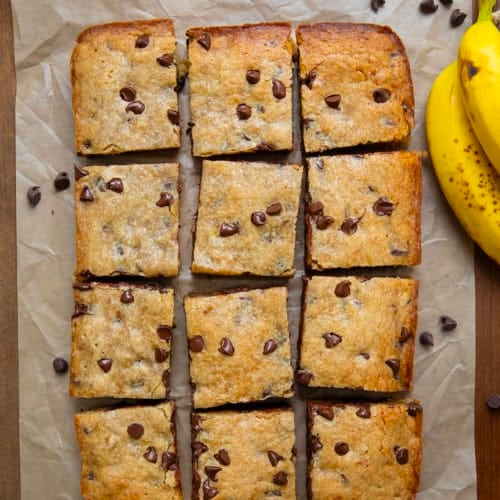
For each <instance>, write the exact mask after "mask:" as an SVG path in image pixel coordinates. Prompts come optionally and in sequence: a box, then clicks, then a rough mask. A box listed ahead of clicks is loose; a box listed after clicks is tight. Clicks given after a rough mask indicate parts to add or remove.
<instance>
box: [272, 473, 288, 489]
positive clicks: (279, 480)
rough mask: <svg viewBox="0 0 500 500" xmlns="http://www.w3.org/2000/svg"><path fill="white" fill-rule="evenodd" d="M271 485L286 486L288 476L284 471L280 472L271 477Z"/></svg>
mask: <svg viewBox="0 0 500 500" xmlns="http://www.w3.org/2000/svg"><path fill="white" fill-rule="evenodd" d="M273 483H274V484H277V485H278V486H286V485H287V484H288V474H287V473H286V472H284V471H280V472H278V473H277V474H275V475H274V476H273Z"/></svg>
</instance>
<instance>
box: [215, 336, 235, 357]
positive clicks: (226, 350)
mask: <svg viewBox="0 0 500 500" xmlns="http://www.w3.org/2000/svg"><path fill="white" fill-rule="evenodd" d="M218 351H219V352H220V353H221V354H225V355H226V356H232V355H233V354H234V346H233V343H232V342H231V340H230V339H229V338H228V337H224V338H223V339H222V340H221V341H220V346H219V349H218Z"/></svg>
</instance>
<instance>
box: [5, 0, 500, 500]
mask: <svg viewBox="0 0 500 500" xmlns="http://www.w3.org/2000/svg"><path fill="white" fill-rule="evenodd" d="M14 120H15V71H14V54H13V35H12V22H11V8H10V0H0V343H1V347H0V499H6V500H16V499H18V498H20V481H19V431H18V420H19V410H18V408H19V395H18V363H17V353H18V351H17V299H16V290H17V285H16V205H15V202H16V190H15V180H16V178H15V123H14ZM475 269H476V401H475V409H476V416H475V427H476V429H475V439H476V461H477V474H478V498H480V499H481V500H483V499H484V500H494V499H496V498H500V493H499V492H500V411H496V412H494V411H491V410H488V408H487V407H486V404H485V400H486V398H487V396H488V394H490V393H491V392H500V369H499V368H500V266H498V265H496V264H495V263H494V262H493V261H491V260H490V259H488V257H486V256H485V255H484V254H483V252H482V251H481V250H480V249H479V248H477V247H476V252H475ZM27 500H28V499H27Z"/></svg>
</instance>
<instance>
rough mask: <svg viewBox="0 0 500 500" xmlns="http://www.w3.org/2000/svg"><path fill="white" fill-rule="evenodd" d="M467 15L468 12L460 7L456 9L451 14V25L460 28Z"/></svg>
mask: <svg viewBox="0 0 500 500" xmlns="http://www.w3.org/2000/svg"><path fill="white" fill-rule="evenodd" d="M466 17H467V14H466V13H465V12H462V11H461V10H460V9H455V10H454V11H453V12H452V13H451V16H450V25H451V27H452V28H458V27H459V26H460V25H461V24H463V22H464V21H465V18H466Z"/></svg>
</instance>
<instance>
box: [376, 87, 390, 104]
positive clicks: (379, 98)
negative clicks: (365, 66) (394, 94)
mask: <svg viewBox="0 0 500 500" xmlns="http://www.w3.org/2000/svg"><path fill="white" fill-rule="evenodd" d="M390 97H391V91H390V90H387V89H376V90H374V91H373V100H374V101H375V102H376V103H378V104H383V103H384V102H387V101H388V100H389V99H390Z"/></svg>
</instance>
